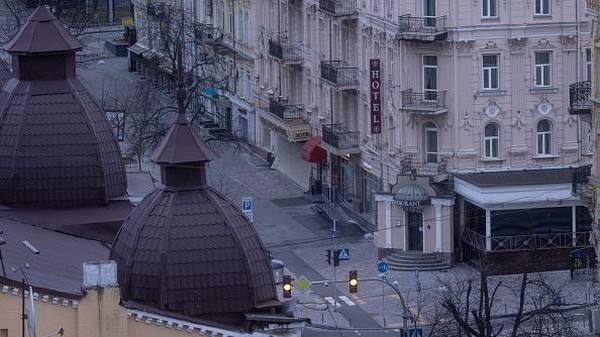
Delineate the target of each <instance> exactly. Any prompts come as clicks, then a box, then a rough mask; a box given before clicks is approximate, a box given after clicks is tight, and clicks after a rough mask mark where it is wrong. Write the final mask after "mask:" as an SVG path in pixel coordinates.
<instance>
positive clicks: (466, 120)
mask: <svg viewBox="0 0 600 337" xmlns="http://www.w3.org/2000/svg"><path fill="white" fill-rule="evenodd" d="M460 127H461V128H463V129H465V130H466V131H469V130H471V128H472V127H474V125H473V123H471V117H470V116H469V113H468V112H465V115H464V116H463V119H462V121H461V122H460Z"/></svg>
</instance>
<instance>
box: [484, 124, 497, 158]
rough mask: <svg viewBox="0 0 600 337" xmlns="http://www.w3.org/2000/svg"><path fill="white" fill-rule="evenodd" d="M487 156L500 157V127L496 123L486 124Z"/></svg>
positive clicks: (485, 141)
mask: <svg viewBox="0 0 600 337" xmlns="http://www.w3.org/2000/svg"><path fill="white" fill-rule="evenodd" d="M484 143H485V158H487V159H493V158H498V154H499V146H500V127H498V124H496V123H490V124H488V125H486V126H485V131H484Z"/></svg>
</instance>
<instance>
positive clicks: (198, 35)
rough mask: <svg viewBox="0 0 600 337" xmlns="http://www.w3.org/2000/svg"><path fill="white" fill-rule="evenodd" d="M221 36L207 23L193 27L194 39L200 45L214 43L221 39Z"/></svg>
mask: <svg viewBox="0 0 600 337" xmlns="http://www.w3.org/2000/svg"><path fill="white" fill-rule="evenodd" d="M222 37H223V34H222V33H221V31H220V30H218V29H215V28H214V27H213V25H211V24H208V23H198V24H196V25H195V26H194V39H195V40H196V41H198V42H200V43H214V42H215V41H217V40H220V39H222Z"/></svg>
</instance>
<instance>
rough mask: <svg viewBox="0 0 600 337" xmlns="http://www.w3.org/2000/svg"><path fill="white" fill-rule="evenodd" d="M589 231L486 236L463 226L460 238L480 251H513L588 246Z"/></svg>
mask: <svg viewBox="0 0 600 337" xmlns="http://www.w3.org/2000/svg"><path fill="white" fill-rule="evenodd" d="M591 234H592V233H591V232H589V231H586V232H575V233H573V232H563V233H547V234H528V235H496V236H491V237H489V238H486V237H485V236H484V235H481V234H479V233H477V232H475V231H473V230H471V229H468V228H465V229H464V231H463V235H462V239H463V241H464V242H465V243H467V244H468V245H470V246H471V247H473V248H475V249H478V250H480V251H495V252H496V251H515V250H530V249H551V248H569V247H589V246H591V243H590V236H591Z"/></svg>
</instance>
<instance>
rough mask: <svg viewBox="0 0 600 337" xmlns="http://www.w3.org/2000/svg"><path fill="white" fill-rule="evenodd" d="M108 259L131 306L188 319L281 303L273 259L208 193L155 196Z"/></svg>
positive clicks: (245, 224)
mask: <svg viewBox="0 0 600 337" xmlns="http://www.w3.org/2000/svg"><path fill="white" fill-rule="evenodd" d="M110 259H112V260H115V261H116V262H117V264H118V273H119V284H121V286H122V289H121V292H122V294H121V296H122V298H123V299H124V300H125V301H136V302H140V303H146V304H149V305H152V306H154V307H156V308H158V309H161V310H169V311H174V312H179V313H182V314H185V315H188V316H202V315H215V314H231V313H244V312H247V311H251V310H253V309H255V308H261V307H262V306H263V305H264V304H265V303H271V304H272V303H276V302H273V301H276V299H277V294H276V290H275V280H274V278H273V272H272V270H271V267H270V262H269V257H268V254H267V251H266V249H265V247H264V245H263V243H262V241H261V240H260V238H259V236H258V233H257V232H256V229H255V228H254V227H253V226H252V224H250V223H249V221H248V220H247V219H246V218H245V216H244V215H243V213H242V212H241V211H240V210H239V209H238V208H236V207H235V206H234V205H232V204H231V203H230V202H229V201H228V200H227V199H225V197H223V196H222V195H220V194H219V193H217V192H215V191H213V190H212V189H210V188H206V189H198V190H191V191H176V190H170V189H162V190H157V191H156V192H154V193H153V194H151V195H149V196H147V197H146V198H145V199H144V201H143V202H142V203H141V204H140V205H139V206H138V207H137V208H136V209H135V210H134V211H133V212H132V213H131V215H130V216H129V217H128V219H127V220H125V223H124V224H123V226H122V227H121V230H120V231H119V234H118V235H117V238H116V240H115V242H114V244H113V249H112V252H111V256H110Z"/></svg>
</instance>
